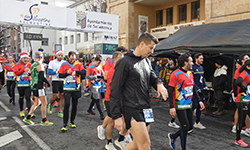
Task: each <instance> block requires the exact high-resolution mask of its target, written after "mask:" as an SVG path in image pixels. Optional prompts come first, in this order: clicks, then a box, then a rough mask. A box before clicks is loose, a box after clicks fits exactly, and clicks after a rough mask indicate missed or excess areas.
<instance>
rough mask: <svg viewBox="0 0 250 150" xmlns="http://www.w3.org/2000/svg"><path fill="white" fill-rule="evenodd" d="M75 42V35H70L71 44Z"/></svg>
mask: <svg viewBox="0 0 250 150" xmlns="http://www.w3.org/2000/svg"><path fill="white" fill-rule="evenodd" d="M73 43H74V35H71V36H70V44H73Z"/></svg>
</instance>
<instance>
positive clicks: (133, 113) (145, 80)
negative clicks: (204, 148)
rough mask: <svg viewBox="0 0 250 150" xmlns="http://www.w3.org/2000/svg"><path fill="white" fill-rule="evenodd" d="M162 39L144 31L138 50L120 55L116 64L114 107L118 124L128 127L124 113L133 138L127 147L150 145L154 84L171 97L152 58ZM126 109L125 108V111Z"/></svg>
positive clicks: (111, 108)
mask: <svg viewBox="0 0 250 150" xmlns="http://www.w3.org/2000/svg"><path fill="white" fill-rule="evenodd" d="M157 43H158V39H157V38H155V37H154V36H153V35H151V34H150V33H144V34H142V35H141V36H140V37H139V39H138V44H137V46H136V49H135V51H134V52H128V53H127V54H126V55H125V57H123V58H122V59H120V60H119V61H118V62H117V64H116V66H115V72H114V76H113V80H112V83H111V94H110V110H111V115H112V119H113V120H115V128H116V129H118V130H119V131H122V129H123V128H124V124H123V119H122V113H123V115H124V119H125V123H126V129H127V130H128V129H130V131H131V134H132V136H133V141H132V142H130V143H129V144H127V145H126V147H125V148H124V150H132V149H140V150H149V149H150V146H151V144H150V138H149V134H148V132H149V123H150V122H153V120H154V119H153V115H152V109H151V107H150V97H149V92H148V91H149V88H150V87H151V86H153V87H154V88H155V89H157V91H158V96H160V94H161V95H162V96H163V99H165V100H166V99H167V97H168V94H167V90H166V89H165V87H164V86H163V84H162V82H161V80H160V79H159V78H158V77H157V76H156V74H155V73H154V71H153V69H152V67H151V63H150V60H149V59H148V58H147V57H148V56H149V55H150V54H152V53H153V50H154V48H155V45H156V44H157ZM121 109H122V112H121Z"/></svg>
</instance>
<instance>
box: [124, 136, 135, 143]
mask: <svg viewBox="0 0 250 150" xmlns="http://www.w3.org/2000/svg"><path fill="white" fill-rule="evenodd" d="M124 141H125V143H127V144H128V143H130V142H132V141H133V140H132V138H131V136H130V134H128V135H125V138H124Z"/></svg>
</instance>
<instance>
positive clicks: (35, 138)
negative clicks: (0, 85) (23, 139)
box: [0, 101, 51, 150]
mask: <svg viewBox="0 0 250 150" xmlns="http://www.w3.org/2000/svg"><path fill="white" fill-rule="evenodd" d="M0 105H1V106H2V107H3V109H5V111H7V112H9V111H10V109H9V108H8V107H7V106H5V105H4V104H3V103H2V101H0ZM12 118H13V119H14V120H15V121H16V123H18V124H19V126H20V127H21V128H22V129H23V130H24V131H25V132H26V133H27V134H28V135H29V136H30V137H31V138H32V139H33V140H34V141H35V142H36V143H37V144H38V145H39V146H40V147H41V148H42V149H44V150H51V148H50V147H49V146H48V145H47V144H46V143H45V142H44V141H43V140H42V139H40V138H39V137H38V136H37V135H36V134H35V133H34V132H33V131H32V130H30V128H29V127H28V126H27V125H25V124H24V123H23V122H22V121H21V120H20V119H19V118H18V117H12Z"/></svg>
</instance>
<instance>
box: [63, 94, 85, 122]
mask: <svg viewBox="0 0 250 150" xmlns="http://www.w3.org/2000/svg"><path fill="white" fill-rule="evenodd" d="M80 97H81V91H64V108H63V124H64V125H65V126H67V124H68V120H69V106H70V99H72V109H71V116H70V122H74V120H75V117H76V111H77V103H78V99H79V98H80Z"/></svg>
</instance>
